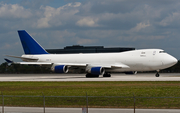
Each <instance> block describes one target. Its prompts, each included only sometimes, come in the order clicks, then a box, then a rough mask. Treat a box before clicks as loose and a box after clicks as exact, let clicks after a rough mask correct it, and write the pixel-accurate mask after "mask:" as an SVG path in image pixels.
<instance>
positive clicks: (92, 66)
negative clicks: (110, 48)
mask: <svg viewBox="0 0 180 113" xmlns="http://www.w3.org/2000/svg"><path fill="white" fill-rule="evenodd" d="M18 34H19V37H20V40H21V43H22V47H23V49H24V53H25V54H24V55H22V56H21V57H18V56H10V55H7V56H9V57H15V58H20V59H22V60H23V61H24V62H12V61H10V60H8V59H5V60H6V61H7V62H9V63H14V64H27V65H40V66H49V67H50V68H51V70H52V71H54V72H56V73H68V71H69V70H83V71H84V72H86V73H87V74H86V77H99V75H103V77H111V75H110V74H111V73H113V72H125V73H133V74H135V73H136V72H137V71H157V73H156V77H159V70H162V69H165V68H168V67H171V66H173V65H175V64H176V63H177V59H176V58H174V57H173V56H171V55H169V54H167V53H166V52H165V51H164V50H162V49H140V50H131V51H125V52H117V53H86V54H82V53H81V54H49V53H48V52H47V51H46V50H45V49H44V48H43V47H42V46H41V45H40V44H39V43H38V42H36V40H34V39H33V38H32V37H31V36H30V35H29V34H28V33H27V32H26V31H25V30H19V31H18Z"/></svg>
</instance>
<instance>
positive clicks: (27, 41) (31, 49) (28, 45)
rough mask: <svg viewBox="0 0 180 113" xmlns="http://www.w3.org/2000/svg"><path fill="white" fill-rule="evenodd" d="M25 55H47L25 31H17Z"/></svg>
mask: <svg viewBox="0 0 180 113" xmlns="http://www.w3.org/2000/svg"><path fill="white" fill-rule="evenodd" d="M18 34H19V37H20V40H21V44H22V46H23V49H24V53H25V54H31V55H35V54H48V53H47V52H46V50H45V49H44V48H42V47H41V45H39V44H38V43H37V42H36V40H34V39H33V38H32V37H31V36H30V35H29V34H28V33H27V32H26V31H25V30H19V31H18Z"/></svg>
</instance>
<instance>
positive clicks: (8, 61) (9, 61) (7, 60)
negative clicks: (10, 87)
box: [4, 58, 13, 64]
mask: <svg viewBox="0 0 180 113" xmlns="http://www.w3.org/2000/svg"><path fill="white" fill-rule="evenodd" d="M4 60H5V61H6V62H7V63H11V64H12V63H13V61H12V60H9V59H7V58H5V59H4Z"/></svg>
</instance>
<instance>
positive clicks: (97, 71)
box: [86, 67, 105, 75]
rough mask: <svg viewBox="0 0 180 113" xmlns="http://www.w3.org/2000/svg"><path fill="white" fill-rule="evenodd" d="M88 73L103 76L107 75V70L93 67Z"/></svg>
mask: <svg viewBox="0 0 180 113" xmlns="http://www.w3.org/2000/svg"><path fill="white" fill-rule="evenodd" d="M86 70H87V72H88V73H91V74H93V75H103V74H104V73H105V69H104V68H103V67H91V68H89V69H86Z"/></svg>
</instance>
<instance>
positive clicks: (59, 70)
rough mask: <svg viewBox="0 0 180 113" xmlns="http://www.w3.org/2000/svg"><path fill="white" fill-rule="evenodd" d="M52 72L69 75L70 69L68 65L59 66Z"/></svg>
mask: <svg viewBox="0 0 180 113" xmlns="http://www.w3.org/2000/svg"><path fill="white" fill-rule="evenodd" d="M52 71H54V72H55V73H67V72H68V67H67V66H66V65H57V66H54V68H52Z"/></svg>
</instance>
